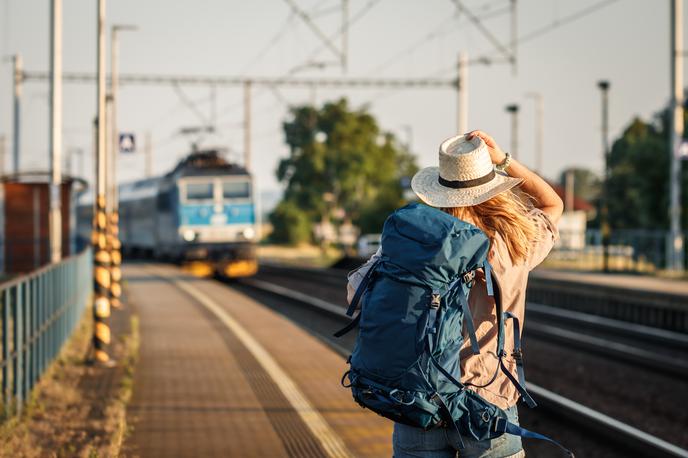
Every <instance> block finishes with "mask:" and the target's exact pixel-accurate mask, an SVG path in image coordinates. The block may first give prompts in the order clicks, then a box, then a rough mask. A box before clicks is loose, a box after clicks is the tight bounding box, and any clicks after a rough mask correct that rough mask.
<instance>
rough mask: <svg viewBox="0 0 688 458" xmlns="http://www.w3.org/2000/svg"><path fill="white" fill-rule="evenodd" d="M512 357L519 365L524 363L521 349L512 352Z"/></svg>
mask: <svg viewBox="0 0 688 458" xmlns="http://www.w3.org/2000/svg"><path fill="white" fill-rule="evenodd" d="M511 357H512V358H514V360H516V362H517V363H522V362H523V350H521V349H520V348H519V349H518V350H514V351H513V352H511Z"/></svg>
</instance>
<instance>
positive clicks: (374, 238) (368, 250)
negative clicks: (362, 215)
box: [357, 234, 382, 258]
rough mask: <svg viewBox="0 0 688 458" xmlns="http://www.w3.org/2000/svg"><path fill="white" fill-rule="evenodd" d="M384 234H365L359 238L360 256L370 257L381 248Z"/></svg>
mask: <svg viewBox="0 0 688 458" xmlns="http://www.w3.org/2000/svg"><path fill="white" fill-rule="evenodd" d="M381 238H382V234H363V235H362V236H361V237H359V239H358V247H357V248H358V257H360V258H369V257H371V256H372V255H374V254H375V252H376V251H377V249H378V248H380V239H381Z"/></svg>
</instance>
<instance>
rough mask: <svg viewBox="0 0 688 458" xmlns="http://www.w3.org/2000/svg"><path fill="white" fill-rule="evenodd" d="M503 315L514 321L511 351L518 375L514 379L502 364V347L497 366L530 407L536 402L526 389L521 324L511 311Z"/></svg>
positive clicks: (535, 404)
mask: <svg viewBox="0 0 688 458" xmlns="http://www.w3.org/2000/svg"><path fill="white" fill-rule="evenodd" d="M503 316H504V317H505V318H506V319H511V320H513V322H514V352H513V353H512V356H513V357H514V359H515V360H516V374H517V375H518V380H516V378H515V377H514V376H513V374H512V373H511V372H510V371H509V369H508V368H507V367H506V366H505V365H504V356H506V353H505V352H504V349H502V350H501V351H500V353H498V354H499V367H500V368H501V369H502V372H504V375H506V376H507V378H508V379H509V380H510V381H511V383H512V384H513V385H514V386H515V387H516V390H517V391H518V392H519V394H520V395H521V397H522V398H523V400H524V401H525V403H526V404H527V405H528V407H530V408H531V409H532V408H533V407H535V406H537V403H536V402H535V400H534V399H533V397H532V396H531V395H530V393H528V390H527V389H526V375H525V371H524V370H523V352H522V351H521V326H520V325H519V322H518V318H517V317H516V316H515V315H514V314H513V313H511V312H504V313H503ZM503 321H504V320H503Z"/></svg>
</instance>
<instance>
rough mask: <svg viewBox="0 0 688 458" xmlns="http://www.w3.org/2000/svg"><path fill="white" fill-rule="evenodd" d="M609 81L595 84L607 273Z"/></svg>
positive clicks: (604, 256) (601, 222)
mask: <svg viewBox="0 0 688 458" xmlns="http://www.w3.org/2000/svg"><path fill="white" fill-rule="evenodd" d="M609 86H610V84H609V81H606V80H602V81H599V82H598V83H597V87H599V88H600V91H601V93H602V150H603V154H604V182H603V183H602V208H601V209H600V227H601V229H602V270H603V271H604V272H609V243H610V239H611V226H610V225H609Z"/></svg>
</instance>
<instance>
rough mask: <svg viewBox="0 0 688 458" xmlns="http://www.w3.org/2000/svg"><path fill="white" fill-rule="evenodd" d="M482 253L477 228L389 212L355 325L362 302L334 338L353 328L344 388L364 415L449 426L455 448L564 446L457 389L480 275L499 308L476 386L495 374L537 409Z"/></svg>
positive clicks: (413, 211) (422, 209) (416, 209)
mask: <svg viewBox="0 0 688 458" xmlns="http://www.w3.org/2000/svg"><path fill="white" fill-rule="evenodd" d="M489 247H490V242H489V240H488V238H487V236H486V235H485V234H484V233H483V232H482V231H481V230H480V229H478V228H477V227H475V226H473V225H471V224H469V223H466V222H464V221H461V220H459V219H457V218H454V217H453V216H451V215H448V214H447V213H444V212H442V211H440V210H437V209H434V208H431V207H428V206H426V205H423V204H418V203H413V204H410V205H407V206H405V207H403V208H401V209H399V210H397V211H395V212H394V213H392V214H391V215H390V216H389V217H388V218H387V220H386V221H385V224H384V228H383V231H382V255H381V257H380V259H379V260H378V261H377V262H376V263H375V264H374V265H373V266H372V267H371V268H370V269H369V270H368V272H367V274H366V275H365V277H364V279H363V281H362V282H361V284H360V286H359V288H358V290H357V291H356V294H355V295H354V298H353V300H352V301H351V305H350V307H349V309H348V311H347V314H348V315H349V316H352V315H353V313H354V312H355V310H356V309H357V306H358V303H359V301H360V300H361V298H362V297H363V301H362V304H361V309H360V313H359V314H358V315H357V316H356V317H355V318H354V320H353V321H352V322H351V323H350V324H349V325H348V326H346V327H345V328H344V329H342V330H340V331H338V332H337V333H335V336H337V337H340V336H341V335H343V334H345V333H346V332H348V331H350V330H351V329H353V328H354V327H355V326H356V325H358V326H359V327H360V329H359V333H358V337H357V340H356V345H355V347H354V350H353V353H352V354H351V356H350V357H349V359H348V360H347V362H348V363H349V364H350V369H349V370H348V371H347V372H346V373H345V374H344V376H343V378H342V384H343V385H344V386H345V387H347V388H349V387H350V388H351V392H352V394H353V397H354V399H355V400H356V402H358V403H359V404H360V405H361V406H363V407H367V408H369V409H370V410H372V411H374V412H376V413H378V414H380V415H382V416H384V417H387V418H390V419H392V420H394V421H395V422H398V423H404V424H407V425H411V426H414V427H417V428H423V429H425V430H429V429H432V428H436V427H452V428H455V429H456V431H457V432H458V433H459V440H460V438H461V436H462V435H463V436H464V437H471V438H473V439H475V440H486V439H493V438H495V437H499V436H501V435H502V434H504V433H509V434H516V435H519V436H522V437H529V438H537V439H544V440H547V441H550V442H553V443H554V444H556V445H558V446H559V447H561V445H559V444H558V443H557V442H555V441H553V440H551V439H549V438H547V437H545V436H543V435H541V434H537V433H533V432H531V431H528V430H526V429H524V428H521V427H520V426H518V425H516V424H513V423H511V422H509V421H508V420H507V415H506V413H505V412H504V410H502V409H500V408H499V407H497V406H495V405H494V404H492V403H490V402H488V401H486V400H485V399H483V398H482V397H481V396H479V395H478V394H477V393H475V392H474V391H472V390H471V385H470V384H464V383H461V382H460V380H461V366H460V360H459V350H460V349H461V347H462V345H463V343H464V337H463V336H464V332H463V331H464V326H465V329H466V331H467V333H466V334H467V335H468V338H469V339H470V344H471V348H472V351H473V353H474V354H478V353H479V352H480V348H479V346H478V340H477V338H476V336H475V327H474V324H473V319H472V316H471V311H470V309H469V307H468V294H469V292H470V288H471V286H472V281H473V279H474V277H475V272H476V270H477V269H483V271H484V273H485V279H486V283H487V292H488V294H489V295H491V296H494V297H495V303H496V307H497V317H498V318H497V326H498V337H497V355H498V356H499V364H498V368H497V370H496V372H495V373H494V375H493V376H492V377H491V380H490V382H489V383H487V384H486V385H482V386H481V387H484V386H487V385H489V384H490V383H492V381H494V380H495V379H496V377H497V374H498V371H499V370H500V369H501V370H502V371H503V372H504V374H505V375H506V376H507V377H508V378H509V379H510V380H511V382H512V383H513V384H514V386H515V387H516V389H517V390H518V392H519V393H520V394H521V397H522V399H523V400H524V401H525V402H526V404H528V406H529V407H535V401H533V399H532V397H531V396H530V395H529V394H528V392H527V391H526V388H525V381H524V376H523V363H522V359H521V346H520V329H519V323H518V318H516V317H515V316H514V315H512V314H510V313H508V312H507V313H503V312H502V304H501V299H500V292H499V283H498V282H497V279H496V277H494V274H493V273H492V269H491V267H490V264H489V263H488V262H487V253H488V250H489ZM364 293H365V294H364ZM508 319H511V320H512V321H513V324H514V353H513V355H512V356H513V357H514V358H515V359H516V363H517V373H518V378H519V380H517V379H516V378H515V377H514V376H513V375H512V374H511V372H509V370H508V369H507V368H506V366H505V365H504V363H503V358H504V357H505V356H506V353H505V352H504V348H503V347H504V322H505V321H506V320H508ZM347 378H348V381H349V382H348V383H346V379H347ZM459 446H460V447H463V444H462V443H461V444H459ZM561 448H562V449H563V450H565V451H566V452H567V453H568V454H569V455H570V456H573V454H572V453H571V452H569V451H568V450H566V449H564V448H563V447H561Z"/></svg>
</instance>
